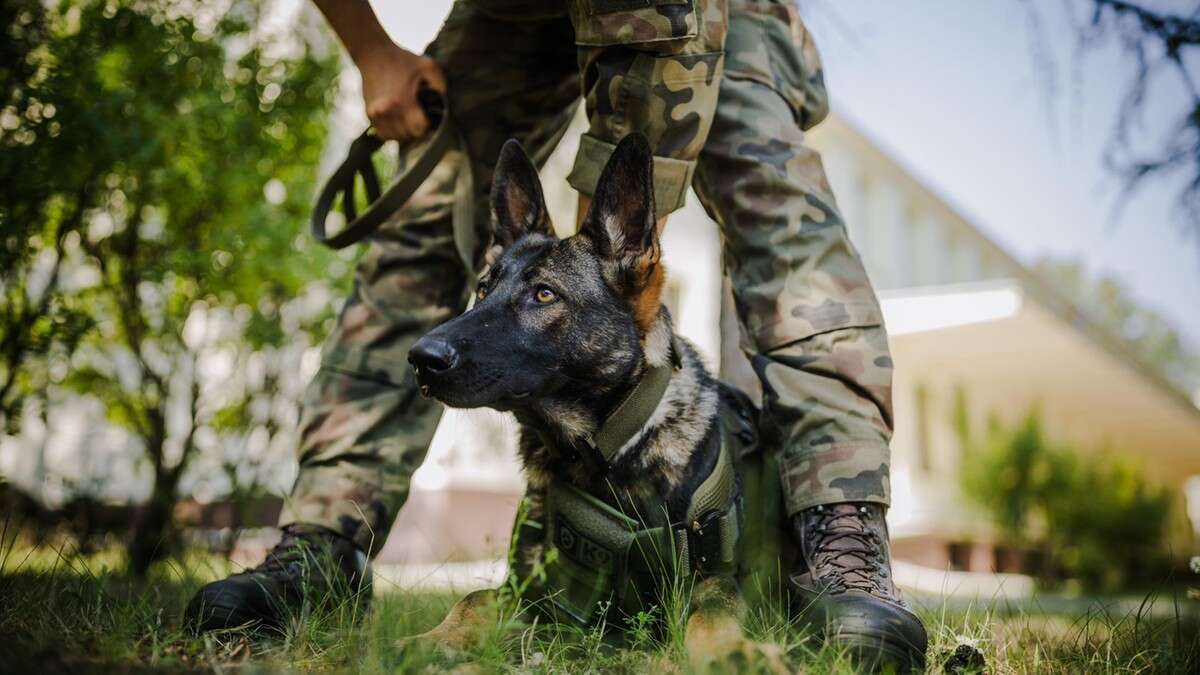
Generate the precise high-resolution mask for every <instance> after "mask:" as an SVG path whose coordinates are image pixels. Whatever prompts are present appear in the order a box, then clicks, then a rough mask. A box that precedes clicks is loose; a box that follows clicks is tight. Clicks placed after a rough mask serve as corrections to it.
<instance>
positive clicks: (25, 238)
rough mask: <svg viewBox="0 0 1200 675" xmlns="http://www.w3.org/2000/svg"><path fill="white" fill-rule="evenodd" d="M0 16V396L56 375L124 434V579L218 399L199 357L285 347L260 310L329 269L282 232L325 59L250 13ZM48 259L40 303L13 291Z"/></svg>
mask: <svg viewBox="0 0 1200 675" xmlns="http://www.w3.org/2000/svg"><path fill="white" fill-rule="evenodd" d="M5 7H6V10H5V11H6V16H5V17H4V18H5V19H7V20H9V23H8V24H7V29H8V32H9V33H10V34H12V33H14V32H15V33H18V34H19V35H20V36H21V37H22V42H21V43H20V44H19V45H17V46H15V47H13V48H11V49H9V48H8V46H7V45H6V48H5V52H4V58H5V59H6V61H5V64H4V67H5V68H7V69H10V72H16V73H18V74H19V75H20V76H21V78H22V79H21V80H20V82H18V83H17V84H15V85H13V86H12V90H10V91H7V92H5V93H6V95H7V96H8V99H7V100H8V101H9V102H8V103H6V107H5V109H4V113H3V114H4V116H5V117H4V120H6V121H5V122H4V123H3V124H0V126H3V128H4V131H3V136H2V137H0V142H2V143H3V145H4V156H3V160H0V183H3V184H4V187H3V188H0V189H3V192H2V193H0V200H2V201H0V224H3V227H4V244H5V256H6V259H5V260H4V261H3V262H4V263H6V264H5V270H4V274H5V275H6V276H5V279H4V290H5V293H6V297H5V303H6V305H7V306H8V308H9V311H6V312H5V314H6V315H7V316H9V317H10V319H11V317H13V316H16V315H17V314H18V313H21V315H22V317H24V318H23V319H22V321H23V323H26V324H27V323H29V321H30V319H32V321H33V327H32V328H26V329H23V330H22V329H19V328H18V329H16V330H14V329H13V325H12V324H13V323H17V321H16V320H15V319H14V320H10V321H8V322H6V324H5V325H4V330H5V336H4V348H5V361H4V365H3V374H4V377H5V380H0V386H4V383H5V382H7V381H8V380H13V381H14V382H16V383H18V384H19V383H20V382H21V381H22V378H24V379H25V380H28V381H30V382H32V381H33V380H35V379H37V380H39V381H41V382H45V383H48V384H57V383H59V382H61V384H62V386H64V387H66V388H69V389H71V390H73V391H76V392H79V393H81V394H85V395H87V396H92V397H96V398H98V399H100V400H101V401H102V402H103V404H104V407H105V409H106V410H107V414H108V418H109V420H110V421H111V422H112V423H115V424H118V425H120V426H121V427H123V428H125V429H127V430H129V431H130V432H131V433H132V434H133V435H134V436H136V437H137V438H138V439H139V441H140V444H141V447H142V449H143V455H144V460H145V465H146V467H147V473H148V475H149V478H150V481H151V483H152V489H151V495H150V498H149V500H148V501H147V503H146V504H144V505H143V507H142V510H141V515H140V517H139V518H138V520H137V523H136V524H135V529H134V533H133V536H132V539H131V543H130V547H129V553H130V562H131V566H132V569H133V571H135V572H137V573H143V572H145V570H146V569H147V566H148V565H149V564H150V562H152V561H153V560H155V559H158V558H160V557H162V556H163V555H166V554H167V553H169V552H170V551H171V550H173V544H174V528H173V525H172V518H173V516H172V513H173V507H174V504H175V502H176V500H177V498H178V490H179V486H180V482H181V479H182V477H183V475H184V473H185V471H186V470H187V469H188V466H189V465H190V463H191V462H192V461H193V459H194V458H195V456H196V455H197V443H196V433H197V431H198V430H199V429H201V428H203V427H204V426H205V425H206V424H208V423H209V422H211V421H212V420H213V419H214V418H215V417H218V416H219V415H218V413H219V412H220V410H221V409H222V408H225V407H228V406H229V405H230V403H229V402H228V400H227V399H228V396H226V395H223V394H222V393H221V391H220V390H221V387H220V386H219V384H220V383H213V382H208V381H206V379H205V370H206V359H208V360H211V359H213V358H217V355H219V354H220V353H222V351H224V352H229V351H230V350H234V351H235V352H236V350H237V349H243V350H244V349H250V350H263V349H273V348H276V347H278V346H279V345H282V344H284V343H285V342H286V341H288V340H290V339H292V338H293V337H294V336H292V335H287V334H285V333H284V331H283V329H282V327H281V325H280V308H281V307H282V306H283V305H284V304H285V302H286V301H288V299H290V298H292V297H294V296H296V295H297V294H299V293H301V291H302V290H303V289H304V288H306V285H307V284H309V282H311V281H312V280H314V279H319V278H321V276H322V273H323V271H324V270H325V269H326V268H327V267H328V265H329V258H328V257H327V256H325V255H323V254H321V253H320V252H318V251H315V250H314V247H311V246H309V247H306V246H304V245H303V244H304V240H303V239H302V238H301V236H300V234H299V229H298V227H297V226H298V224H299V223H302V222H303V221H304V219H305V217H306V214H307V210H308V207H309V205H310V195H311V194H312V188H313V179H314V177H315V170H316V166H317V164H318V160H319V157H320V152H321V149H322V146H323V142H324V137H325V132H326V124H327V120H328V116H329V108H330V105H331V97H332V93H333V87H334V83H335V79H336V75H337V72H338V60H337V56H336V52H334V51H333V50H332V49H328V48H327V45H326V44H325V43H324V41H323V39H322V38H321V37H320V36H319V35H318V34H317V33H315V32H314V31H304V30H298V31H292V32H288V33H274V34H273V33H270V32H269V31H267V30H265V29H264V28H263V26H264V24H263V22H262V21H261V15H260V12H261V11H264V9H263V7H261V6H260V3H255V2H250V1H249V0H232V2H230V4H229V6H228V7H226V8H211V7H207V6H206V5H204V4H195V3H190V2H182V1H172V0H141V1H136V2H135V1H132V0H128V1H125V0H121V1H113V0H108V1H107V2H95V1H91V0H83V1H80V2H62V3H58V4H57V5H55V6H54V7H53V8H52V9H46V8H44V7H43V6H42V3H41V2H40V1H39V0H26V1H25V2H24V3H19V4H18V5H17V6H15V8H14V9H12V10H11V11H10V10H9V9H8V8H9V5H7V4H6V6H5ZM221 9H223V10H224V11H221ZM301 28H303V27H302V26H301ZM13 100H17V101H18V102H20V105H21V106H23V107H17V105H14V104H13V103H12V101H13ZM22 110H23V111H24V112H20V111H22ZM14 116H17V117H19V119H18V123H17V125H16V126H15V127H14V128H11V129H10V128H9V127H10V126H11V119H12V118H13V117H14ZM48 251H49V253H48ZM46 260H49V261H50V262H49V263H47V262H43V261H46ZM47 265H49V266H50V267H51V269H52V270H55V271H57V275H52V276H51V277H50V283H49V284H48V285H46V286H45V288H46V290H45V292H46V293H48V295H47V296H42V295H38V294H36V293H31V289H35V287H36V286H38V284H41V283H42V282H41V281H40V277H38V274H39V273H40V274H42V275H43V276H45V273H44V272H39V270H42V269H44V268H45V267H46V266H47ZM64 270H69V271H70V276H71V281H70V283H66V282H65V281H64V279H63V278H62V277H63V271H64ZM10 280H11V281H10ZM47 297H48V298H49V299H46V298H47ZM30 298H34V300H30ZM319 314H327V310H326V312H324V313H319ZM321 318H322V316H310V317H307V318H306V321H307V322H308V323H307V326H306V327H308V328H312V327H313V326H316V325H319V323H320V320H321ZM38 326H41V327H42V328H38ZM294 328H296V329H297V330H299V329H300V328H301V326H299V325H297V326H294ZM29 354H46V355H53V354H57V355H58V358H59V359H60V360H62V361H65V363H66V365H67V367H66V368H65V372H62V371H63V370H64V369H59V368H56V367H54V364H51V363H49V362H48V361H47V360H46V359H43V360H42V361H41V362H34V361H30V360H29V359H28V358H27V355H29ZM12 355H15V356H16V358H9V357H10V356H12ZM230 358H233V357H230ZM14 373H16V374H17V375H16V377H14V375H13V374H14ZM9 386H10V392H11V391H12V390H15V389H16V387H17V384H12V385H9ZM27 390H28V389H27ZM8 396H9V397H10V398H9V401H12V403H6V405H10V406H11V405H13V404H15V402H16V400H17V397H15V396H13V395H12V394H11V393H9V394H8ZM5 412H6V419H10V418H11V417H12V415H11V414H10V413H9V411H8V410H5ZM230 419H231V418H230V416H229V415H228V414H226V415H225V416H224V419H223V420H222V421H223V423H226V424H228V423H229V420H230Z"/></svg>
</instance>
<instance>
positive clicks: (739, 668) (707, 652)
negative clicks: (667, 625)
mask: <svg viewBox="0 0 1200 675" xmlns="http://www.w3.org/2000/svg"><path fill="white" fill-rule="evenodd" d="M687 650H688V665H689V667H690V669H691V672H693V673H775V675H785V674H787V673H791V672H792V671H791V669H790V668H788V666H787V662H786V660H785V659H784V657H783V650H782V649H781V648H780V647H779V645H777V644H773V643H770V642H759V641H757V640H751V639H749V638H746V637H738V638H737V639H734V640H729V641H719V642H709V643H706V644H689V645H688V648H687Z"/></svg>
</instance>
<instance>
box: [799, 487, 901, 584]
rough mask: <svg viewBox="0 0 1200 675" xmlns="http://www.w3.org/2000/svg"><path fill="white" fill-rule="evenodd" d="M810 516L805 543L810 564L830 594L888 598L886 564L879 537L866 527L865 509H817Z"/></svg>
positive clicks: (830, 507)
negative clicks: (809, 550)
mask: <svg viewBox="0 0 1200 675" xmlns="http://www.w3.org/2000/svg"><path fill="white" fill-rule="evenodd" d="M810 513H812V514H814V516H815V517H812V518H810V519H809V521H808V532H807V533H806V534H807V539H808V540H809V541H810V542H812V564H813V568H814V571H815V572H816V574H817V576H819V577H821V578H822V579H824V580H825V581H826V583H827V584H828V587H829V590H830V591H832V592H839V593H840V592H845V591H848V590H858V591H864V592H867V593H870V594H871V595H875V596H879V597H888V595H889V593H888V589H887V587H886V586H885V581H884V580H885V578H886V576H887V567H888V565H887V561H886V556H885V554H884V546H883V541H882V539H881V538H880V536H879V534H878V533H876V532H875V531H874V530H872V529H871V528H870V527H868V526H867V518H868V517H869V512H868V511H867V508H866V507H865V506H856V505H854V504H836V505H833V506H818V507H816V508H815V509H813V510H812V511H811V512H810Z"/></svg>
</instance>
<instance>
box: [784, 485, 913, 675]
mask: <svg viewBox="0 0 1200 675" xmlns="http://www.w3.org/2000/svg"><path fill="white" fill-rule="evenodd" d="M883 516H884V508H883V507H882V506H881V505H879V504H870V503H861V504H859V503H843V504H827V505H824V506H817V507H814V508H811V509H808V510H805V511H802V512H800V513H798V514H796V515H795V516H793V517H792V521H791V526H792V533H793V535H795V537H796V541H797V542H798V543H799V546H800V551H801V555H800V559H799V561H798V562H797V569H796V570H795V573H794V574H793V575H792V577H791V582H792V586H793V589H794V590H795V591H796V593H797V595H798V597H797V598H796V600H797V602H796V603H795V605H794V606H795V608H796V610H797V611H798V613H799V614H800V615H801V618H802V620H804V621H806V622H808V623H809V624H810V625H813V626H815V627H816V628H817V629H818V630H821V631H822V632H823V633H824V635H825V637H826V639H827V640H832V641H834V642H835V643H836V644H838V645H842V646H845V647H846V648H847V649H848V650H849V651H850V653H851V654H853V655H854V657H855V658H856V660H858V662H859V663H860V664H861V665H863V666H864V667H871V668H878V667H883V666H885V665H888V664H890V665H892V666H893V667H896V668H898V669H899V670H901V671H902V672H906V671H912V670H916V671H919V670H922V669H923V668H924V667H925V648H926V646H927V643H928V638H927V637H926V634H925V627H924V626H923V625H921V620H920V619H918V618H917V616H916V615H915V614H913V613H912V612H911V611H909V609H908V607H907V605H906V604H905V603H904V601H903V600H902V599H901V598H900V592H899V591H898V590H897V589H896V585H895V584H894V583H893V582H892V570H891V567H892V563H891V554H890V550H889V545H888V531H887V523H886V522H885V521H884V517H883Z"/></svg>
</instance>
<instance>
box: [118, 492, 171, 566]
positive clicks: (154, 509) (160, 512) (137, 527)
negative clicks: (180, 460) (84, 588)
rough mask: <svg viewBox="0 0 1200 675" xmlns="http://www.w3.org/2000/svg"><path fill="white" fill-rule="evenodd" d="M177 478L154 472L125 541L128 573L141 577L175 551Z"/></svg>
mask: <svg viewBox="0 0 1200 675" xmlns="http://www.w3.org/2000/svg"><path fill="white" fill-rule="evenodd" d="M177 482H178V477H177V476H175V475H174V472H172V471H170V470H160V471H156V472H155V475H154V489H153V491H152V492H151V494H150V499H149V501H147V502H146V504H145V505H144V506H143V507H142V510H141V513H140V514H139V517H138V519H137V522H136V523H135V524H134V528H133V536H132V538H131V539H130V541H129V571H130V572H132V573H133V574H134V575H135V576H138V577H144V576H146V572H148V571H149V569H150V565H151V563H153V562H155V561H158V560H162V559H163V558H166V557H167V556H169V555H170V554H172V553H174V552H175V551H176V550H178V544H179V541H178V540H179V533H178V532H177V531H176V529H175V494H176V491H175V488H176V483H177Z"/></svg>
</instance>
